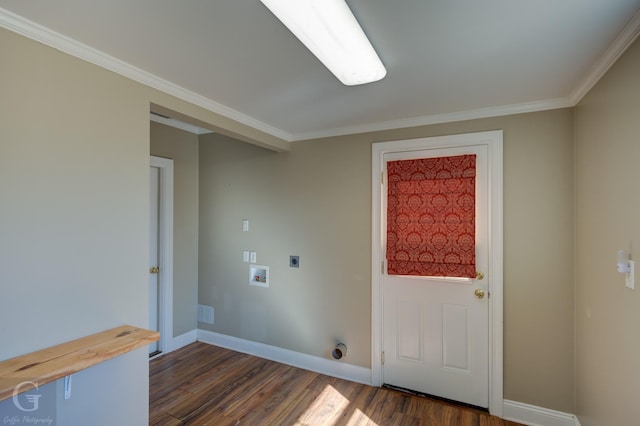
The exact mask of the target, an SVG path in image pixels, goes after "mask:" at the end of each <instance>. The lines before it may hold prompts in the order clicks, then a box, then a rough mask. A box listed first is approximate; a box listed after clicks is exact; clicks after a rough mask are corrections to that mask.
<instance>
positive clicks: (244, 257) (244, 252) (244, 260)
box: [242, 250, 249, 263]
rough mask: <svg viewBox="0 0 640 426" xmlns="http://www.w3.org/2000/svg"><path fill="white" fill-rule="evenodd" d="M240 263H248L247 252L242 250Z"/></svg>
mask: <svg viewBox="0 0 640 426" xmlns="http://www.w3.org/2000/svg"><path fill="white" fill-rule="evenodd" d="M242 261H243V262H245V263H249V250H244V251H243V252H242Z"/></svg>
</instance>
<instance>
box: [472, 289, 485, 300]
mask: <svg viewBox="0 0 640 426" xmlns="http://www.w3.org/2000/svg"><path fill="white" fill-rule="evenodd" d="M473 294H475V295H476V297H477V298H478V299H482V298H483V297H484V290H483V289H481V288H478V289H476V291H475V292H474V293H473Z"/></svg>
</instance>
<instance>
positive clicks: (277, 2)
mask: <svg viewBox="0 0 640 426" xmlns="http://www.w3.org/2000/svg"><path fill="white" fill-rule="evenodd" d="M260 1H262V3H264V5H265V6H267V8H269V10H270V11H271V12H272V13H273V14H274V15H276V17H277V18H278V19H279V20H280V21H281V22H282V23H283V24H284V25H285V26H286V27H287V28H289V30H290V31H291V32H292V33H293V34H294V35H295V36H296V37H298V39H299V40H300V41H301V42H302V43H303V44H304V45H305V46H306V47H307V49H309V50H310V51H311V53H313V54H314V55H316V57H317V58H318V59H319V60H320V62H322V63H323V64H324V65H325V66H326V67H327V68H329V70H330V71H331V72H332V73H333V74H334V75H335V76H336V77H337V78H338V80H340V81H341V82H342V83H344V84H345V85H347V86H354V85H357V84H365V83H371V82H374V81H378V80H380V79H382V78H383V77H384V76H385V75H386V74H387V70H386V69H385V67H384V65H383V64H382V62H381V61H380V58H379V57H378V55H377V54H376V52H375V50H374V49H373V46H371V43H370V42H369V40H368V39H367V36H366V35H365V34H364V32H363V31H362V28H361V27H360V25H359V24H358V21H356V18H355V17H354V16H353V13H351V10H350V9H349V6H347V4H346V3H345V1H344V0H260Z"/></svg>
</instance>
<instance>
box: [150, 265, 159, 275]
mask: <svg viewBox="0 0 640 426" xmlns="http://www.w3.org/2000/svg"><path fill="white" fill-rule="evenodd" d="M158 272H160V268H158V267H157V266H154V267H153V268H149V273H151V274H157V273H158Z"/></svg>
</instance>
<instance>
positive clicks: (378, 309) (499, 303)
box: [371, 130, 503, 417]
mask: <svg viewBox="0 0 640 426" xmlns="http://www.w3.org/2000/svg"><path fill="white" fill-rule="evenodd" d="M470 145H487V146H488V154H489V159H488V161H489V198H490V205H489V232H488V234H489V244H488V245H489V273H490V275H489V276H490V277H491V280H490V283H489V294H490V298H489V412H490V413H491V414H493V415H495V416H498V417H502V408H503V380H502V378H503V291H502V289H503V271H502V263H503V230H502V226H503V220H502V202H503V201H502V200H503V198H502V197H503V196H502V185H503V183H502V167H503V166H502V130H496V131H490V132H479V133H467V134H460V135H450V136H438V137H430V138H420V139H409V140H401V141H392V142H379V143H374V144H372V169H371V170H372V179H371V182H372V192H371V194H372V197H371V198H372V230H371V235H372V237H371V242H372V244H371V384H372V385H374V386H381V385H382V384H383V383H382V356H381V355H382V349H383V346H382V330H383V327H382V320H383V318H382V275H383V270H382V265H383V261H384V247H383V246H382V242H383V238H382V236H383V229H382V197H383V194H382V184H381V178H382V172H383V171H384V169H383V164H384V158H383V157H384V155H385V154H388V153H392V152H403V151H415V150H423V149H432V148H453V147H460V146H470Z"/></svg>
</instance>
